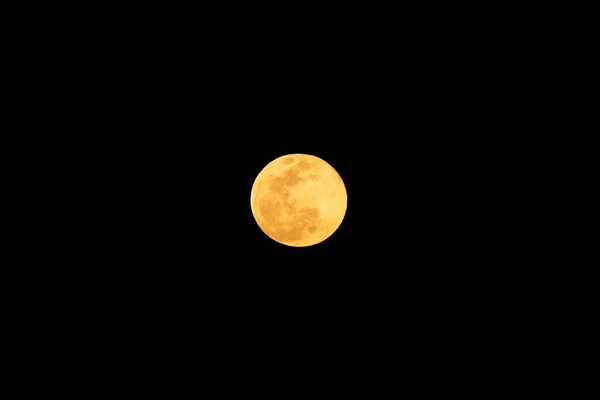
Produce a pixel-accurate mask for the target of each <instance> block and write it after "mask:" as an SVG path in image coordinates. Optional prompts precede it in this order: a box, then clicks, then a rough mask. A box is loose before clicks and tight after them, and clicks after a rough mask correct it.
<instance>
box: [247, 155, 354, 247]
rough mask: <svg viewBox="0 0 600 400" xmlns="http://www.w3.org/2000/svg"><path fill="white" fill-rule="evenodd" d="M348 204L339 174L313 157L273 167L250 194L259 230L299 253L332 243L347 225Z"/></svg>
mask: <svg viewBox="0 0 600 400" xmlns="http://www.w3.org/2000/svg"><path fill="white" fill-rule="evenodd" d="M347 201H348V197H347V194H346V187H345V186H344V182H343V181H342V178H341V177H340V175H339V174H338V173H337V171H336V170H335V169H333V167H332V166H331V165H329V164H328V163H327V162H325V161H324V160H322V159H320V158H318V157H315V156H311V155H308V154H289V155H285V156H282V157H279V158H277V159H275V160H273V161H271V162H270V163H269V164H268V165H267V166H266V167H264V168H263V170H262V171H261V172H260V173H259V174H258V176H257V177H256V179H255V181H254V185H253V186H252V192H251V194H250V206H251V209H252V214H253V215H254V219H255V220H256V222H257V224H258V226H259V227H260V229H261V230H262V231H263V232H264V233H265V234H266V235H267V236H269V237H270V238H271V239H273V240H275V241H277V242H279V243H281V244H284V245H287V246H294V247H305V246H312V245H314V244H317V243H321V242H322V241H324V240H325V239H327V238H329V237H330V236H331V235H332V234H333V233H334V232H335V231H336V230H337V229H338V228H339V227H340V225H341V224H342V220H343V219H344V216H345V215H346V207H347Z"/></svg>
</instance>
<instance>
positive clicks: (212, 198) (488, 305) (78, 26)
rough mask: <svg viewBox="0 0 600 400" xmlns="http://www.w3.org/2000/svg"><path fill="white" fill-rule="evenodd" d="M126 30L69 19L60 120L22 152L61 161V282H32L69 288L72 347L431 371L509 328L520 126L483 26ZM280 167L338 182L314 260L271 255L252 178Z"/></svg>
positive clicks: (294, 251)
mask: <svg viewBox="0 0 600 400" xmlns="http://www.w3.org/2000/svg"><path fill="white" fill-rule="evenodd" d="M133 11H134V12H132V13H126V12H124V11H122V12H121V11H120V12H118V13H113V14H111V18H110V19H102V18H100V19H99V20H94V19H93V18H92V16H90V17H89V18H87V17H86V18H79V19H76V20H74V22H73V24H70V25H59V24H57V26H56V27H55V29H54V30H53V32H54V33H56V32H60V31H61V30H64V33H63V35H60V34H55V35H40V36H38V37H36V43H37V45H38V47H39V51H37V52H36V53H35V54H36V55H37V57H38V59H37V62H35V63H32V64H31V65H29V68H31V70H32V73H31V82H33V83H32V85H33V86H34V88H35V93H36V95H35V96H33V97H32V100H31V101H34V102H38V103H40V104H42V105H45V106H46V107H45V108H44V109H45V110H47V111H46V112H44V113H40V114H36V115H35V118H33V117H32V119H35V120H36V121H37V122H41V123H42V125H43V126H45V127H46V132H53V133H54V134H48V135H45V136H44V137H43V138H36V139H35V140H34V139H33V138H32V139H31V146H32V147H35V148H36V149H39V150H41V151H45V150H46V149H48V148H53V149H58V151H55V152H52V153H50V155H48V156H47V157H48V159H49V161H48V164H47V166H48V168H43V169H42V170H41V171H38V172H36V173H37V174H38V176H39V180H40V182H43V183H44V185H45V186H43V188H44V189H43V191H42V192H40V196H43V198H44V199H45V201H44V202H43V203H42V205H41V206H40V205H39V204H37V203H35V204H34V205H35V207H38V208H36V210H37V211H36V212H39V213H40V215H43V219H44V221H45V223H43V224H41V226H42V227H43V228H42V229H41V230H36V231H35V234H36V235H38V236H39V237H40V238H41V239H45V240H46V242H45V243H47V246H44V248H43V250H39V251H38V254H41V255H42V256H43V257H44V258H45V259H46V260H50V261H51V262H49V264H52V265H55V267H54V268H47V269H45V270H44V271H43V272H42V273H41V275H40V276H41V277H40V276H38V277H39V280H40V281H41V282H42V283H43V282H44V281H45V280H46V281H52V282H60V285H56V286H52V288H51V289H50V291H51V292H52V296H51V298H52V299H56V298H63V300H64V302H63V303H62V304H63V305H62V306H57V307H54V305H49V306H48V307H50V308H51V310H50V311H51V312H53V313H54V315H56V320H58V319H59V318H60V317H59V315H64V316H65V318H66V319H70V320H71V321H75V322H76V324H77V326H78V331H77V332H76V333H77V335H76V334H75V333H74V334H73V335H74V337H78V338H81V337H88V336H86V335H90V336H89V337H91V336H98V337H101V338H102V340H101V341H98V342H94V343H97V346H98V348H99V349H100V351H101V352H102V351H106V352H108V353H110V352H112V351H116V352H121V353H120V354H121V355H120V356H119V357H121V358H122V357H123V354H127V357H131V360H133V361H132V362H139V360H140V359H142V360H148V362H149V363H151V360H152V359H154V360H155V359H157V358H160V357H164V358H165V359H167V358H169V357H173V356H172V354H173V353H176V354H179V355H181V354H184V353H185V354H194V355H195V356H198V355H199V354H201V353H202V352H203V351H208V350H206V349H210V350H211V351H216V352H219V354H221V355H222V356H221V357H220V360H221V361H220V362H221V364H219V365H220V367H223V368H224V366H226V364H227V362H228V361H227V360H229V359H234V358H235V359H236V360H239V359H242V360H245V361H240V363H241V364H240V365H241V366H242V367H240V368H252V366H253V362H254V361H253V360H256V359H258V358H261V357H269V359H270V360H271V362H272V363H274V365H275V364H277V363H279V362H284V361H285V360H289V359H290V358H294V359H299V360H304V361H307V360H308V361H310V358H311V357H313V358H314V360H321V361H322V360H324V359H327V360H331V362H332V363H333V362H340V361H342V363H344V362H347V363H348V365H354V364H353V363H354V362H356V360H357V359H359V358H364V359H367V358H369V357H374V355H381V354H388V353H389V352H394V351H400V352H404V354H405V356H407V357H409V356H410V357H414V359H415V360H417V361H415V364H414V365H415V367H414V368H413V369H418V368H420V367H422V368H426V367H428V365H427V363H428V361H427V360H429V359H431V358H433V359H435V360H442V361H440V362H449V363H450V362H451V361H452V360H453V359H454V358H452V357H457V354H456V352H459V351H461V350H460V349H462V348H464V346H467V347H473V346H474V347H477V344H476V343H478V341H481V340H484V341H485V340H486V337H487V335H488V333H489V332H491V331H494V332H497V331H498V330H501V329H503V328H502V327H501V326H498V324H497V323H496V320H495V319H494V318H496V317H497V318H501V317H502V315H501V313H500V312H499V311H498V310H499V309H500V308H501V307H502V305H503V304H505V302H507V301H509V299H510V296H511V292H510V290H513V291H514V290H518V289H514V288H513V289H510V290H509V291H507V292H503V293H502V295H500V293H501V291H502V290H503V289H502V287H501V286H502V282H505V281H506V280H507V279H512V280H513V281H514V279H513V278H514V275H513V272H514V271H513V270H511V268H507V267H506V266H507V265H508V266H509V267H510V265H512V264H511V262H514V259H511V258H510V256H509V255H507V254H506V253H505V252H504V249H505V248H507V247H509V246H513V245H515V244H516V245H524V244H523V243H516V239H514V238H513V236H512V235H511V232H513V231H515V230H516V228H514V227H512V226H510V225H508V226H507V225H506V223H502V222H501V220H502V219H503V218H505V217H510V213H509V211H507V210H508V209H509V206H510V205H511V204H513V203H515V202H518V201H519V198H517V197H515V196H510V195H508V194H506V193H505V192H504V191H502V185H503V182H502V181H501V179H502V178H500V175H501V174H502V172H503V171H505V170H506V169H507V168H510V165H511V162H512V160H511V158H510V157H512V156H508V155H507V156H504V154H501V151H499V150H498V149H499V148H501V147H502V145H503V143H504V142H505V141H507V140H510V138H509V137H508V135H509V134H510V132H511V129H513V130H514V128H515V126H514V125H510V122H509V121H507V119H506V118H504V116H505V115H506V114H508V113H514V112H521V111H520V110H515V109H514V108H515V106H514V102H513V101H512V99H514V95H513V94H511V84H512V82H513V81H512V78H511V71H512V69H513V68H516V67H515V66H514V65H511V64H510V63H509V62H507V61H506V60H505V59H502V57H499V56H498V55H499V54H500V52H501V50H500V46H501V45H500V44H498V37H496V36H495V34H494V32H490V33H488V34H480V33H481V32H482V31H483V28H482V27H481V26H479V25H485V24H486V21H487V20H486V19H485V18H481V19H479V20H477V21H474V22H473V24H471V25H468V27H466V25H461V24H458V23H457V24H455V23H454V22H453V20H451V19H447V18H445V14H444V12H443V11H439V10H438V12H436V13H433V12H429V11H428V12H426V13H424V14H422V16H421V17H420V18H416V19H414V18H413V17H412V15H410V14H403V15H402V16H399V17H398V19H394V15H397V14H393V15H391V16H392V18H391V20H390V21H382V20H381V19H379V18H374V19H372V20H371V19H369V18H366V19H364V20H363V19H358V20H357V19H352V18H345V17H343V16H340V15H337V14H336V15H337V16H335V17H333V16H332V17H330V19H327V18H325V19H324V20H323V21H321V22H320V23H316V22H315V23H313V24H308V23H303V22H302V21H300V22H296V23H295V24H291V22H290V20H289V19H287V18H282V19H276V20H271V21H270V22H272V24H262V23H258V22H257V20H253V19H247V18H245V15H244V13H241V14H240V15H238V17H237V19H231V18H230V16H231V15H230V14H225V15H226V17H225V18H221V19H218V20H212V17H211V16H210V15H205V14H203V19H202V22H199V20H198V19H197V18H196V17H195V16H196V15H198V14H189V15H188V19H186V18H184V17H182V15H185V14H186V13H184V12H179V13H176V15H177V16H179V17H178V18H175V19H172V20H171V19H169V17H168V16H167V15H163V16H161V17H160V18H157V17H156V16H155V17H152V18H150V17H148V18H146V17H144V15H143V13H141V12H139V10H133ZM94 15H95V14H94ZM378 15H379V14H378ZM331 18H333V19H335V21H336V24H331V23H328V21H329V22H331V21H332V19H331ZM205 20H209V21H205ZM210 21H212V23H209V22H210ZM478 21H479V22H478ZM241 22H245V24H242V23H241ZM286 28H287V29H286ZM39 65H44V68H42V69H40V68H39ZM24 93H25V94H26V95H28V96H29V92H27V91H25V92H24ZM507 132H509V134H507ZM288 153H308V154H313V155H316V156H318V157H321V158H323V159H324V160H326V161H328V162H329V163H330V164H331V165H332V166H334V167H335V168H336V170H337V171H338V172H339V173H340V175H341V176H342V178H343V179H344V182H345V184H346V187H347V191H348V210H347V214H346V218H345V220H344V222H343V224H342V225H341V227H340V228H339V230H338V231H337V232H336V233H335V234H334V235H333V236H332V237H331V238H330V239H328V240H327V241H325V242H323V243H321V244H319V245H317V246H313V247H309V248H291V247H286V246H283V245H280V244H278V243H276V242H274V241H272V240H271V239H269V238H268V237H267V236H266V235H264V234H263V233H262V232H261V231H260V229H259V228H258V226H257V225H256V223H255V221H254V219H253V217H252V214H251V210H250V204H249V197H250V190H251V187H252V183H253V181H254V179H255V177H256V175H257V174H258V173H259V172H260V170H261V169H262V168H263V167H264V166H265V165H266V164H267V163H268V162H270V161H271V160H273V159H274V158H277V157H279V156H281V155H284V154H288ZM40 187H42V186H40ZM40 190H42V189H40ZM40 207H41V208H42V210H40ZM501 227H502V229H501ZM506 232H508V233H506ZM506 275H509V278H507V277H506ZM36 276H37V275H36ZM507 299H508V300H507ZM53 304H54V303H53ZM490 316H496V317H494V318H490ZM56 320H55V322H54V323H56ZM199 338H202V339H199ZM78 340H79V339H78ZM153 343H154V345H153ZM156 343H158V345H156ZM503 343H504V342H503ZM497 346H499V347H501V346H502V344H498V345H497ZM150 347H152V350H151V351H149V350H148V349H149V348H150ZM122 349H126V350H127V351H126V352H123V351H122ZM278 349H283V350H281V351H279V350H278ZM267 353H268V354H269V355H268V356H266V355H265V354H267ZM446 353H447V354H449V356H448V357H445V356H444V354H446ZM452 353H455V354H452ZM170 354H171V355H170ZM190 362H191V361H189V360H188V361H185V362H184V363H185V364H186V365H189V363H190ZM314 362H317V361H314ZM314 362H313V363H314ZM215 368H219V367H215Z"/></svg>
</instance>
